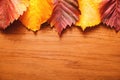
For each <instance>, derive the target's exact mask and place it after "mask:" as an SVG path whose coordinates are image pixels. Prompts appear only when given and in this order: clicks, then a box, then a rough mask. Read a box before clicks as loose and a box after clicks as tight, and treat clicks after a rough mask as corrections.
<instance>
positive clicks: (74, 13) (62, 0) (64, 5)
mask: <svg viewBox="0 0 120 80" xmlns="http://www.w3.org/2000/svg"><path fill="white" fill-rule="evenodd" d="M79 15H80V12H79V9H78V1H77V0H55V1H54V9H53V13H52V16H51V17H50V19H49V20H48V22H49V23H50V25H51V26H54V27H55V28H56V30H57V31H58V33H59V34H61V32H62V31H63V29H65V28H66V27H67V26H72V24H75V23H76V21H77V20H78V18H79Z"/></svg>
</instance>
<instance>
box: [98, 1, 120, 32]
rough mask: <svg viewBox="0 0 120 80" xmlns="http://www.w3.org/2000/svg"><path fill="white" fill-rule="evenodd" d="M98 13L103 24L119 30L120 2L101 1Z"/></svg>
mask: <svg viewBox="0 0 120 80" xmlns="http://www.w3.org/2000/svg"><path fill="white" fill-rule="evenodd" d="M100 13H101V20H102V22H103V23H104V24H106V25H108V26H110V27H111V28H112V27H114V28H115V29H116V31H119V30H120V0H103V2H102V3H101V10H100Z"/></svg>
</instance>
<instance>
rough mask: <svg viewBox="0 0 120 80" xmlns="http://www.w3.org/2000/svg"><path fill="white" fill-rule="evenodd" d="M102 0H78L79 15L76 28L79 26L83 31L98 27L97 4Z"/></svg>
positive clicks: (99, 20)
mask: <svg viewBox="0 0 120 80" xmlns="http://www.w3.org/2000/svg"><path fill="white" fill-rule="evenodd" d="M101 1H102V0H78V2H79V9H80V11H81V15H80V16H79V21H78V22H77V23H76V25H77V26H81V28H82V29H83V30H85V29H86V27H92V26H95V25H98V24H99V23H100V22H101V19H100V13H99V4H100V2H101Z"/></svg>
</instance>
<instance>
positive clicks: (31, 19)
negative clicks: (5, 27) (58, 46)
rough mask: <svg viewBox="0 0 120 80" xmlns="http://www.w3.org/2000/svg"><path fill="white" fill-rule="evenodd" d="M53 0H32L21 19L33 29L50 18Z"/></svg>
mask: <svg viewBox="0 0 120 80" xmlns="http://www.w3.org/2000/svg"><path fill="white" fill-rule="evenodd" d="M52 5H53V0H30V4H29V7H28V10H27V11H26V12H25V13H24V15H23V16H21V17H20V21H21V22H22V23H23V24H24V25H25V26H26V27H27V28H28V29H31V30H33V31H37V30H39V29H40V25H41V24H42V23H44V22H46V21H47V20H48V18H49V17H50V16H51V14H52V7H53V6H52Z"/></svg>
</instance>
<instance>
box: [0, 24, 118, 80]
mask: <svg viewBox="0 0 120 80" xmlns="http://www.w3.org/2000/svg"><path fill="white" fill-rule="evenodd" d="M63 33H64V34H63V35H62V36H61V37H59V36H58V34H57V33H56V31H55V30H54V29H51V28H49V27H48V26H47V27H45V25H44V28H42V29H41V30H40V31H38V32H37V33H36V34H34V33H33V32H32V31H28V30H27V29H26V28H25V27H23V25H21V23H20V22H15V23H14V24H12V25H11V26H10V27H9V28H8V29H6V30H5V31H1V32H0V80H120V32H118V33H116V32H115V31H114V30H113V29H110V28H108V27H106V26H103V25H99V26H97V27H95V28H91V29H87V30H86V31H85V32H82V30H81V29H80V28H77V27H73V28H68V29H67V30H66V31H64V32H63Z"/></svg>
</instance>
